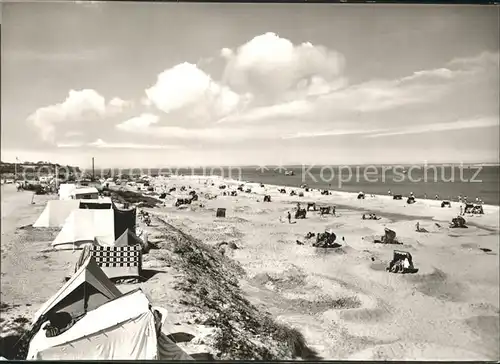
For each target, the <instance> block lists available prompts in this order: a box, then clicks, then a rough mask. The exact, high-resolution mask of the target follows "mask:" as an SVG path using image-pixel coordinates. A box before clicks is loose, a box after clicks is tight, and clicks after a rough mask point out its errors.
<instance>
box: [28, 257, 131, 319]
mask: <svg viewBox="0 0 500 364" xmlns="http://www.w3.org/2000/svg"><path fill="white" fill-rule="evenodd" d="M121 295H122V293H121V292H120V291H119V290H118V288H116V286H115V285H114V284H113V282H111V281H110V280H109V278H108V277H107V276H106V274H105V273H104V272H103V271H102V269H101V268H99V266H98V265H97V263H96V261H95V260H94V259H93V258H90V257H88V258H87V259H86V260H85V262H84V263H83V264H82V265H81V267H80V268H78V270H77V271H76V272H75V274H73V276H72V277H71V278H70V280H69V281H67V282H66V283H65V284H64V286H62V287H61V289H59V291H57V293H56V294H55V295H53V296H52V297H51V298H50V299H49V300H48V301H47V302H45V304H44V305H43V306H42V307H41V308H40V309H39V310H38V311H37V312H36V314H35V316H34V317H33V324H35V323H36V322H37V321H38V320H39V319H40V317H42V315H46V314H48V313H49V312H51V311H54V312H56V311H57V312H58V311H65V312H68V313H70V314H72V315H78V314H80V313H82V312H83V311H84V305H86V306H87V310H93V309H95V308H97V307H99V306H100V305H102V304H103V303H105V302H107V301H109V300H112V299H115V298H118V297H120V296H121Z"/></svg>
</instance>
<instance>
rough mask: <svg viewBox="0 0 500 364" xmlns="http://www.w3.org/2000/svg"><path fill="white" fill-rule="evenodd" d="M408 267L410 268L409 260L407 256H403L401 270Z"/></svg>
mask: <svg viewBox="0 0 500 364" xmlns="http://www.w3.org/2000/svg"><path fill="white" fill-rule="evenodd" d="M409 268H410V261H409V260H408V258H405V259H404V260H403V272H404V271H406V270H407V269H409Z"/></svg>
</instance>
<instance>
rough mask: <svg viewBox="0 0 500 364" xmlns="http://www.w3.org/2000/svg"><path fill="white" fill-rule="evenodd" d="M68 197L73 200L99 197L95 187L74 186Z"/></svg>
mask: <svg viewBox="0 0 500 364" xmlns="http://www.w3.org/2000/svg"><path fill="white" fill-rule="evenodd" d="M70 197H71V198H73V199H75V200H80V199H87V200H90V199H97V198H98V197H99V191H98V190H97V188H95V187H83V188H75V189H74V190H73V191H72V192H71V194H70Z"/></svg>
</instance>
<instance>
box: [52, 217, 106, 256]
mask: <svg viewBox="0 0 500 364" xmlns="http://www.w3.org/2000/svg"><path fill="white" fill-rule="evenodd" d="M95 238H99V240H100V241H102V242H105V243H106V244H107V245H112V244H113V243H114V241H115V220H114V211H113V209H106V210H101V209H97V210H90V209H77V210H73V211H72V212H71V214H70V215H69V216H68V218H67V219H66V221H65V222H64V226H63V228H62V230H61V231H60V232H59V234H58V235H57V237H56V238H55V240H54V241H53V242H52V246H53V247H54V248H57V249H61V248H66V247H68V245H70V248H75V247H79V246H80V245H84V244H86V243H93V242H94V240H95Z"/></svg>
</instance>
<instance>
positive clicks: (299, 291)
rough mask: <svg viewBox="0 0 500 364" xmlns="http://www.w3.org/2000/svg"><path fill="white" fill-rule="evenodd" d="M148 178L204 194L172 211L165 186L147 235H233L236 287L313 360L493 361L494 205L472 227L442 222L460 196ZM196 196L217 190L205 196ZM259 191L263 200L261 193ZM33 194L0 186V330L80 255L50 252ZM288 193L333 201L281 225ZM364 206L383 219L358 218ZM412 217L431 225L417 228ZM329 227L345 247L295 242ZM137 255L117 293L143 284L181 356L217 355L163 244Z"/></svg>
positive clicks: (226, 238)
mask: <svg viewBox="0 0 500 364" xmlns="http://www.w3.org/2000/svg"><path fill="white" fill-rule="evenodd" d="M212 183H213V184H214V185H213V186H212V185H211V184H212ZM155 184H156V187H157V188H161V187H162V186H165V187H168V188H170V187H177V188H178V189H179V187H181V186H186V188H188V191H189V190H192V189H193V190H196V191H197V192H198V194H199V196H200V200H199V202H198V203H193V204H192V205H188V206H187V207H181V208H177V207H175V206H174V203H175V197H174V196H173V195H174V194H175V192H173V193H172V196H170V195H167V198H166V199H165V202H164V206H162V207H160V208H151V209H145V210H146V211H148V212H150V213H151V214H152V215H153V216H154V217H155V220H154V224H152V225H151V226H149V227H145V226H142V227H141V228H142V229H145V230H147V231H148V233H149V234H150V237H151V238H150V240H151V241H153V242H157V243H158V242H159V243H161V241H162V237H161V234H160V232H161V231H162V229H164V228H165V227H164V224H163V222H165V223H168V224H170V225H171V226H172V227H175V228H176V229H179V230H180V231H182V232H183V233H184V234H187V235H189V236H192V237H194V238H197V239H199V240H200V241H202V242H203V243H204V244H206V245H207V246H212V247H216V245H218V244H219V243H221V242H228V243H229V242H233V243H235V244H236V246H237V247H238V249H234V250H232V249H225V251H224V255H225V257H227V258H228V259H229V260H231V261H234V262H235V264H238V265H239V266H241V268H243V271H244V272H243V274H242V275H241V277H240V279H239V285H240V287H241V289H242V291H243V293H244V295H245V297H246V298H247V299H248V300H249V301H250V303H252V304H253V305H255V306H256V307H257V308H258V309H260V310H261V311H262V312H269V313H270V314H271V315H272V316H273V317H274V318H275V319H276V320H277V321H278V322H283V323H286V324H288V325H290V326H291V327H294V328H296V329H298V330H299V331H300V332H301V333H302V334H303V335H304V337H305V339H306V341H307V344H308V345H309V346H310V347H311V348H312V349H314V350H315V351H316V352H317V353H318V355H319V356H320V357H321V358H323V359H360V360H372V359H373V360H394V359H398V360H498V359H499V354H500V353H499V349H498V340H499V261H498V234H499V225H498V221H499V207H498V206H488V205H486V206H484V211H485V214H484V215H481V216H474V217H472V216H465V219H466V220H467V223H468V225H469V228H468V229H451V228H449V227H448V223H449V221H451V218H453V217H456V216H457V214H458V213H459V205H458V204H453V205H452V206H451V208H441V207H440V203H441V201H432V200H425V201H423V200H418V201H417V203H415V204H413V205H407V204H406V201H405V200H400V201H398V200H392V198H391V197H390V196H375V197H370V196H368V195H367V197H366V199H365V200H358V199H357V198H356V196H357V195H356V194H350V193H345V192H334V191H332V194H331V195H329V196H323V195H321V194H320V192H319V191H313V192H304V196H303V197H298V196H290V195H289V193H287V194H286V195H285V194H281V193H279V192H278V187H277V186H268V185H266V186H264V187H261V186H260V184H246V185H245V189H246V187H250V188H251V189H252V192H251V193H245V192H240V191H238V195H237V196H222V190H220V189H219V185H220V184H225V185H227V189H226V191H227V190H236V188H237V186H238V185H239V184H240V182H238V181H231V180H221V179H220V178H216V177H212V178H209V179H208V181H207V178H206V177H178V176H174V177H171V178H168V179H167V178H165V179H164V180H157V181H156V182H155ZM290 190H291V189H290V188H287V192H289V191H290ZM295 190H296V191H297V192H299V191H302V190H300V189H298V188H297V189H295ZM205 194H213V195H218V196H217V198H215V199H206V198H205ZM265 194H268V195H271V198H272V202H270V203H268V202H266V203H265V202H263V195H265ZM31 198H32V194H31V193H29V192H20V193H18V192H16V191H15V188H14V186H12V185H4V186H2V300H1V301H2V335H3V336H5V335H7V334H9V333H10V335H12V334H11V333H12V332H15V330H16V327H19V326H22V325H23V324H25V323H26V322H25V321H26V319H28V320H29V319H30V318H31V317H32V315H33V314H34V312H35V311H36V310H37V309H38V308H39V307H40V305H41V304H42V303H43V302H44V301H45V300H46V299H48V298H49V297H50V296H51V295H52V294H53V293H55V291H56V290H57V289H58V288H59V287H60V286H61V285H62V282H63V279H64V277H65V276H67V275H68V274H69V273H70V271H71V269H72V268H73V267H74V264H75V262H76V260H77V259H78V254H79V253H78V252H77V251H53V250H50V249H49V246H50V242H51V241H52V239H53V238H54V237H55V234H56V233H57V230H56V231H48V230H47V229H45V230H43V229H33V228H30V227H29V226H28V225H30V224H33V222H34V221H35V220H36V218H37V217H38V215H39V214H40V213H41V211H42V210H43V208H44V205H45V203H46V200H47V199H50V198H54V197H49V196H35V198H34V202H35V204H31ZM297 202H300V203H301V204H302V205H303V206H305V205H306V203H307V202H316V203H317V204H318V205H325V206H326V205H330V206H332V205H335V206H336V216H334V215H326V216H320V214H319V212H313V211H309V212H308V213H307V217H306V219H303V220H295V219H293V218H292V223H291V224H289V223H288V221H287V219H286V213H287V211H292V210H293V208H295V206H296V204H297ZM217 208H226V217H225V218H216V217H215V212H216V209H217ZM292 212H293V211H292ZM371 212H374V213H376V214H377V215H378V216H380V217H381V219H380V220H377V221H375V220H362V219H361V215H362V214H363V213H371ZM292 215H293V213H292ZM417 222H419V223H420V227H421V228H424V229H426V230H427V232H417V231H416V229H415V224H416V223H417ZM23 227H24V228H23ZM385 227H388V228H390V229H392V230H394V231H396V232H397V237H398V239H399V240H400V241H401V242H402V243H403V245H382V244H374V243H373V237H374V236H380V235H382V234H383V232H384V228H385ZM325 229H333V231H334V232H335V234H336V235H337V242H338V243H340V244H342V246H341V247H340V248H336V249H323V248H314V247H312V246H311V243H312V241H313V239H311V240H310V241H308V240H306V239H304V236H305V235H306V234H307V233H308V232H315V233H317V232H322V231H324V230H325ZM297 240H298V241H300V242H302V243H303V245H299V244H297ZM216 249H217V248H216ZM394 249H398V250H404V251H408V252H410V253H411V254H412V256H413V261H414V264H415V267H416V268H418V269H419V271H418V272H417V273H416V274H405V275H399V274H391V273H388V272H386V271H385V267H386V266H387V265H388V263H389V261H390V260H391V259H392V254H393V250H394ZM481 249H484V250H481ZM144 260H145V263H144V266H145V268H149V269H154V270H155V272H156V273H155V275H154V276H153V277H152V278H151V279H149V280H148V281H147V282H144V283H140V284H138V285H137V284H136V285H133V284H123V285H119V286H118V287H119V289H120V290H122V291H124V292H125V291H128V290H131V289H133V288H135V287H137V286H140V287H141V288H143V290H145V292H147V294H148V295H149V296H150V297H151V299H152V301H153V303H154V305H156V306H160V307H165V308H166V309H167V310H168V311H169V317H168V321H167V322H168V323H170V324H171V326H172V328H173V327H174V326H177V327H179V325H180V326H182V327H183V328H184V330H186V331H189V332H191V333H193V335H194V336H195V337H196V338H197V339H195V340H193V341H191V342H190V343H189V344H186V345H185V346H184V347H183V348H184V349H185V351H186V352H188V353H191V354H193V353H197V352H209V353H211V354H213V355H214V357H217V354H218V353H217V350H215V349H214V348H213V347H211V345H210V340H209V339H208V338H209V337H210V335H211V332H212V331H213V330H212V329H211V328H210V327H209V326H208V325H203V324H199V323H197V322H199V320H196V319H195V317H197V313H196V312H195V311H196V310H194V311H193V310H192V309H191V308H190V307H189V305H186V304H180V303H179V302H180V300H181V296H182V294H181V292H180V291H179V289H178V287H177V285H176V281H177V280H178V278H179V274H180V273H179V272H178V270H176V268H175V267H174V266H169V264H166V263H165V259H163V260H162V249H158V250H152V251H151V252H150V253H149V254H147V255H146V256H145V258H144ZM211 330H212V331H211ZM219 354H220V353H219Z"/></svg>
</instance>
